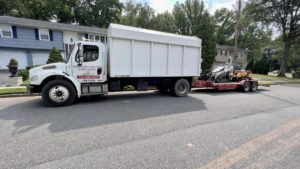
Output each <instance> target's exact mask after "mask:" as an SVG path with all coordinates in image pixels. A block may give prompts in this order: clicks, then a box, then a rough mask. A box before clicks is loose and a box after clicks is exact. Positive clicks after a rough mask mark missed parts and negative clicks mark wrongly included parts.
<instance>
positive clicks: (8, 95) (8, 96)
mask: <svg viewBox="0 0 300 169" xmlns="http://www.w3.org/2000/svg"><path fill="white" fill-rule="evenodd" d="M33 96H40V94H28V93H25V94H4V95H0V98H10V97H33Z"/></svg>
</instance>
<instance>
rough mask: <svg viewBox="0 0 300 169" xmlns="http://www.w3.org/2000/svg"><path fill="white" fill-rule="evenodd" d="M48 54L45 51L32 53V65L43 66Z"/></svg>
mask: <svg viewBox="0 0 300 169" xmlns="http://www.w3.org/2000/svg"><path fill="white" fill-rule="evenodd" d="M49 53H50V52H46V51H34V52H32V61H33V65H44V64H46V62H47V60H48V57H49Z"/></svg>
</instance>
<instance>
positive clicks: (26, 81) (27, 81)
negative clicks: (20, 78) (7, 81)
mask: <svg viewBox="0 0 300 169" xmlns="http://www.w3.org/2000/svg"><path fill="white" fill-rule="evenodd" d="M27 85H29V80H25V81H24V82H23V83H22V84H21V85H20V86H27Z"/></svg>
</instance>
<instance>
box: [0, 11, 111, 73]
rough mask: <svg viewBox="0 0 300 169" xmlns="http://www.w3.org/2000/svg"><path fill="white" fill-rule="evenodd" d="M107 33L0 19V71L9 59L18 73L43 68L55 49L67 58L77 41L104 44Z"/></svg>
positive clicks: (9, 18)
mask: <svg viewBox="0 0 300 169" xmlns="http://www.w3.org/2000/svg"><path fill="white" fill-rule="evenodd" d="M106 34H107V30H106V29H101V28H96V27H87V26H78V25H72V24H62V23H53V22H46V21H40V20H33V19H25V18H17V17H10V16H0V70H1V69H7V64H8V62H9V61H10V59H12V58H14V59H16V60H17V61H18V64H19V69H25V68H26V67H27V66H31V65H41V64H45V63H46V61H47V60H48V56H49V53H50V50H51V49H52V48H53V47H55V48H57V49H58V50H59V51H60V52H61V53H62V55H63V56H66V55H67V54H68V53H69V52H70V50H71V49H72V47H73V45H74V43H75V42H76V41H78V40H83V39H90V40H91V41H99V42H100V41H101V42H106V40H105V39H106Z"/></svg>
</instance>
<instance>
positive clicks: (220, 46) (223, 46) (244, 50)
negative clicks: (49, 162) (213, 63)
mask: <svg viewBox="0 0 300 169" xmlns="http://www.w3.org/2000/svg"><path fill="white" fill-rule="evenodd" d="M216 48H217V49H224V50H229V51H234V46H226V45H217V46H216ZM238 51H239V52H249V51H248V50H247V49H243V48H238Z"/></svg>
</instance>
